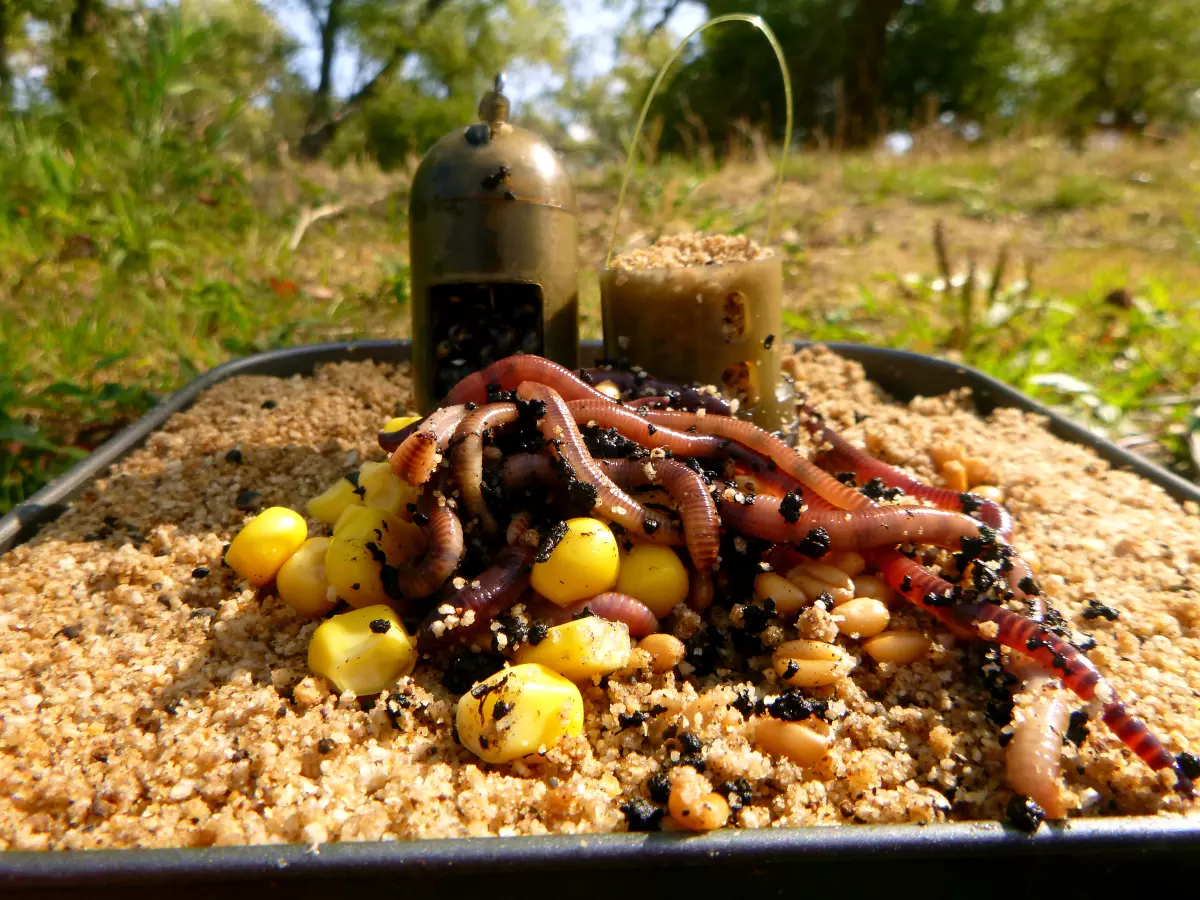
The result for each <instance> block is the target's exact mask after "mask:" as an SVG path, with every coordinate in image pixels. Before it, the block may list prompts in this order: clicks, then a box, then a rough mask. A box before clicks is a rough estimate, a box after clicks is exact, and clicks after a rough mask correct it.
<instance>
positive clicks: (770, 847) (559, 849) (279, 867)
mask: <svg viewBox="0 0 1200 900" xmlns="http://www.w3.org/2000/svg"><path fill="white" fill-rule="evenodd" d="M1150 823H1154V827H1146V826H1147V825H1148V824H1150ZM1198 847H1200V820H1197V819H1194V818H1193V819H1184V818H1161V819H1159V818H1150V817H1133V816H1121V817H1112V818H1107V819H1077V820H1069V821H1068V823H1066V824H1063V825H1054V826H1049V827H1047V826H1043V827H1042V828H1041V829H1040V830H1039V831H1038V832H1037V834H1034V835H1027V834H1023V833H1021V832H1018V831H1015V830H1014V829H1011V828H1009V827H1007V826H1004V825H1001V824H1000V823H997V822H959V823H947V824H939V825H926V826H919V825H915V824H911V825H855V826H850V827H847V826H827V827H822V826H805V827H793V828H782V827H781V828H760V829H721V830H719V831H714V832H710V833H708V834H685V833H681V832H657V833H652V834H634V833H628V832H614V833H608V834H581V835H561V834H549V835H532V836H521V837H452V838H419V839H413V840H392V841H342V842H336V843H330V844H322V845H321V846H320V848H319V852H313V849H312V848H311V847H308V846H306V845H303V844H253V845H246V846H233V847H215V848H163V849H141V848H139V849H130V850H74V851H70V850H68V851H56V850H10V851H5V852H0V890H4V889H31V888H39V887H43V888H44V887H59V888H62V887H73V886H89V887H90V886H99V885H108V886H114V885H122V884H129V885H136V884H141V883H166V882H168V881H170V882H171V883H180V882H184V883H187V882H190V883H206V882H207V883H212V882H219V881H228V880H231V879H248V878H255V877H269V878H270V879H271V880H273V881H293V882H294V881H300V880H303V879H306V878H311V877H314V876H317V875H319V876H320V877H322V878H332V877H354V876H362V875H370V876H373V877H379V876H386V875H388V874H389V873H390V874H412V873H414V872H416V873H419V874H420V875H422V876H434V875H447V874H455V875H465V874H476V873H500V872H504V871H508V870H511V869H515V868H520V869H523V870H526V869H533V870H540V871H555V870H561V869H568V868H572V869H574V868H584V867H589V866H590V867H600V866H616V865H620V864H627V863H636V864H638V865H639V866H645V867H656V868H657V867H673V866H692V867H695V866H705V865H712V864H730V865H738V866H755V867H758V866H764V865H772V864H774V865H787V864H794V863H798V862H812V863H830V862H839V863H844V862H848V861H850V862H853V861H861V862H867V861H872V860H874V861H878V860H880V859H881V858H883V859H891V860H895V859H899V858H906V859H909V860H921V859H925V860H933V859H937V858H945V857H946V856H947V855H948V854H953V855H954V856H956V857H960V858H979V857H983V856H986V857H988V858H989V860H991V861H995V860H996V859H1026V858H1030V857H1041V858H1046V857H1050V858H1054V857H1061V856H1071V857H1073V858H1078V857H1079V856H1085V855H1097V854H1105V855H1107V856H1125V855H1130V856H1136V857H1138V858H1141V859H1151V858H1155V857H1161V856H1163V855H1169V854H1173V853H1178V854H1184V853H1188V852H1189V851H1190V852H1191V853H1194V852H1195V851H1196V849H1197V848H1198Z"/></svg>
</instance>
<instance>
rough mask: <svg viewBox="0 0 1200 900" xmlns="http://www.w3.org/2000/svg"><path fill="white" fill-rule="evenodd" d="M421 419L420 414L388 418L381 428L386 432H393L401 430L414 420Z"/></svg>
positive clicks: (418, 420)
mask: <svg viewBox="0 0 1200 900" xmlns="http://www.w3.org/2000/svg"><path fill="white" fill-rule="evenodd" d="M420 421H421V417H420V416H397V417H396V418H394V419H388V420H387V421H386V422H385V423H384V425H383V427H382V428H380V429H379V430H380V431H382V432H383V433H384V434H391V433H392V432H394V431H400V430H401V429H403V428H407V427H408V426H409V425H411V424H412V423H413V422H420Z"/></svg>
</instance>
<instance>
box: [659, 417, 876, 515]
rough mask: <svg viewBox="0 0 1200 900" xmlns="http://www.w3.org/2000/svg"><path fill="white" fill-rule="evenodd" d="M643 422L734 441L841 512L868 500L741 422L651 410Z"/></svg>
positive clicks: (771, 438) (768, 435)
mask: <svg viewBox="0 0 1200 900" xmlns="http://www.w3.org/2000/svg"><path fill="white" fill-rule="evenodd" d="M646 419H647V421H649V422H652V423H654V424H655V425H666V426H667V427H668V428H674V429H676V430H677V431H685V430H687V429H688V428H695V429H696V430H697V432H699V433H700V434H715V435H717V436H719V437H723V438H728V439H730V440H734V441H737V442H738V443H739V444H742V445H744V446H746V447H748V448H750V449H751V450H754V451H755V452H757V453H760V454H761V455H763V456H764V457H766V458H767V459H769V460H771V461H773V462H774V463H775V464H776V465H777V466H778V467H779V468H780V469H782V470H783V471H784V472H786V473H787V474H788V475H791V476H792V477H793V478H795V479H796V480H797V481H799V482H800V483H801V484H803V485H805V486H807V487H810V488H812V490H813V491H815V492H816V493H817V494H818V495H820V496H821V497H824V498H825V499H826V500H828V501H829V502H830V503H832V504H833V505H834V506H837V507H840V508H841V509H859V508H860V507H864V506H868V505H869V504H870V502H871V501H869V500H868V499H867V498H866V497H864V496H863V495H862V494H860V493H859V492H858V491H856V490H854V489H853V488H851V487H847V486H846V485H844V484H842V483H841V482H840V481H838V480H837V479H836V478H834V477H833V476H832V475H830V474H829V473H828V472H825V471H823V470H822V469H820V468H818V467H817V466H816V465H815V464H814V463H813V462H812V461H811V460H809V459H806V458H805V457H803V456H800V455H799V454H798V453H796V451H795V450H793V449H792V448H791V447H789V446H788V445H787V444H785V443H784V442H783V441H781V440H780V439H779V438H777V437H775V436H774V435H771V434H768V433H767V432H765V431H763V430H762V429H761V428H758V427H756V426H755V425H753V424H751V423H750V422H743V421H742V420H741V419H734V418H731V417H729V416H710V415H701V414H699V413H686V412H670V411H662V410H651V411H650V412H648V413H646Z"/></svg>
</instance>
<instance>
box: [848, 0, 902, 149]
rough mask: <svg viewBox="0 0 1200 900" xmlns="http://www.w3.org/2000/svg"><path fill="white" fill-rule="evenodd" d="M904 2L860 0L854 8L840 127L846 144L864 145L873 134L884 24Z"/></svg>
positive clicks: (884, 51) (879, 96)
mask: <svg viewBox="0 0 1200 900" xmlns="http://www.w3.org/2000/svg"><path fill="white" fill-rule="evenodd" d="M903 5H904V0H859V2H858V5H857V6H856V8H855V10H854V17H853V19H852V20H851V23H850V48H851V49H850V54H849V58H848V59H847V70H846V79H845V87H846V99H845V107H844V109H845V113H844V115H845V121H844V122H843V123H842V127H841V128H840V129H839V131H840V133H841V134H842V135H843V136H844V140H845V144H846V145H847V146H850V147H861V146H864V145H865V144H867V143H868V142H869V141H870V140H871V139H872V138H873V137H875V135H876V131H877V128H878V124H879V121H880V116H879V111H880V101H881V100H882V99H883V66H884V61H885V59H886V56H887V27H888V23H889V22H890V21H891V20H892V17H893V16H894V15H895V14H896V13H897V12H899V10H900V8H901V7H902V6H903Z"/></svg>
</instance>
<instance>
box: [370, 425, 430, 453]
mask: <svg viewBox="0 0 1200 900" xmlns="http://www.w3.org/2000/svg"><path fill="white" fill-rule="evenodd" d="M424 424H425V419H424V418H420V419H417V421H415V422H412V423H410V424H408V425H405V426H404V427H403V428H401V429H400V430H399V431H380V432H379V437H378V440H379V446H380V447H382V448H383V449H384V451H385V452H387V453H394V452H395V451H396V449H397V448H398V447H399V446H400V445H401V444H403V443H404V442H405V441H406V440H408V437H409V435H411V434H412V433H413V432H414V431H416V430H417V429H418V428H420V427H421V426H422V425H424Z"/></svg>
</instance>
